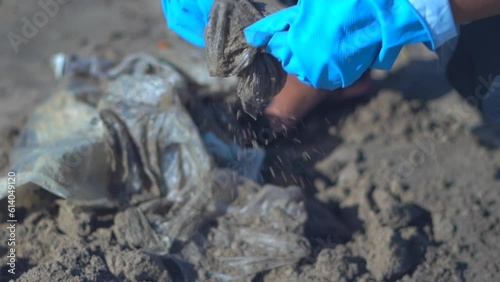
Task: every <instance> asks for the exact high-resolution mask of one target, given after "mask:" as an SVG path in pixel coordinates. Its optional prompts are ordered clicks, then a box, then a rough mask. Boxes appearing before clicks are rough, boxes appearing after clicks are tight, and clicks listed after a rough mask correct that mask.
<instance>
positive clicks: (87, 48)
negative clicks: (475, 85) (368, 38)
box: [0, 0, 500, 281]
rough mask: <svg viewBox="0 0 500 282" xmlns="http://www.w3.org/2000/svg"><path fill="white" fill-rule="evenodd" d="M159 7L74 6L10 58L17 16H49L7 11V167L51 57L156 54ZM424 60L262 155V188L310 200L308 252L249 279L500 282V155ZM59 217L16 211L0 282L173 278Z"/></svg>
mask: <svg viewBox="0 0 500 282" xmlns="http://www.w3.org/2000/svg"><path fill="white" fill-rule="evenodd" d="M61 2H62V1H61ZM158 2H159V1H145V0H141V1H129V0H127V1H123V0H121V1H118V0H106V1H104V0H102V1H96V0H87V1H76V0H73V1H69V3H68V4H65V5H59V6H58V7H59V10H58V11H57V12H55V13H54V14H53V15H51V16H50V17H49V18H48V20H47V23H46V24H45V25H44V26H43V27H40V28H39V29H38V31H36V32H33V34H32V36H31V35H30V36H29V37H32V38H25V39H23V40H24V42H23V43H22V44H20V45H19V46H18V47H13V46H12V44H11V42H10V41H9V39H8V36H9V33H11V32H13V33H16V34H17V35H20V36H22V34H23V31H22V29H23V25H24V22H23V18H24V17H26V19H28V20H29V21H32V20H33V16H35V15H36V13H37V12H39V11H42V7H41V6H40V5H39V4H37V2H36V1H16V0H3V1H0V34H1V35H2V36H3V39H4V40H2V41H0V54H1V55H0V66H1V68H0V71H1V75H0V170H2V171H4V173H5V172H6V170H7V167H8V153H9V151H10V150H11V148H12V146H13V144H14V142H15V140H16V137H17V136H18V134H19V130H20V128H21V127H22V125H23V124H24V122H25V121H26V119H27V117H28V116H29V114H30V112H31V111H32V110H33V108H34V106H36V105H37V104H38V103H39V102H40V101H41V100H43V98H44V97H45V96H46V93H48V92H49V91H50V89H51V87H53V86H54V79H53V74H52V72H51V68H50V57H51V56H52V55H53V54H54V53H56V52H80V53H83V54H88V53H92V52H97V53H106V52H108V53H109V52H112V53H115V54H116V55H117V56H120V55H123V54H126V53H130V52H137V51H145V52H152V53H155V52H156V51H157V47H156V46H157V42H158V41H160V40H167V42H168V38H169V36H172V35H167V33H166V32H165V25H164V24H165V23H164V19H163V15H162V12H161V7H160V4H159V3H158ZM11 36H12V35H11ZM16 48H17V49H18V50H17V52H16ZM412 50H413V51H412ZM419 50H420V49H418V48H413V49H410V50H407V51H406V52H405V54H404V55H403V56H402V58H401V60H400V63H399V65H398V66H397V67H396V68H395V70H394V72H393V73H392V74H390V75H389V76H387V75H385V76H384V78H385V79H384V80H383V81H381V82H379V83H378V85H377V87H378V88H379V89H378V90H377V93H376V95H374V96H373V97H371V98H366V99H361V101H359V103H356V104H354V103H351V104H349V105H344V106H340V105H331V104H327V103H325V105H324V106H322V107H321V108H320V109H319V110H318V111H317V112H316V113H315V114H313V115H311V116H309V117H308V118H307V119H306V122H305V124H304V125H303V126H302V127H301V128H300V130H299V132H296V133H293V134H295V135H294V136H292V137H291V138H290V139H289V140H284V141H281V142H280V143H278V144H275V145H273V146H271V147H270V148H268V153H269V154H268V158H267V162H266V163H267V166H268V167H269V166H270V167H273V168H274V169H275V171H274V174H273V175H274V177H271V176H269V175H268V174H270V173H268V172H266V173H265V175H266V176H267V177H268V181H269V182H273V183H275V184H279V185H281V186H286V185H292V184H293V185H296V184H299V185H300V186H301V187H302V188H303V190H304V191H306V193H305V194H306V195H307V196H306V197H307V199H306V202H305V203H306V210H307V212H308V223H307V224H306V225H305V227H304V228H305V230H304V232H305V235H306V237H307V238H308V239H309V241H310V243H311V246H312V247H311V255H310V256H309V257H308V258H307V259H305V260H304V261H301V262H300V263H298V264H297V265H293V266H285V267H281V268H278V269H274V270H272V271H268V272H265V273H262V274H259V275H257V276H256V278H255V279H254V281H499V280H500V259H499V257H498V254H499V253H500V244H498V240H499V239H500V208H499V204H500V152H499V150H498V149H496V150H495V149H491V148H490V149H488V148H485V147H482V146H480V145H479V144H478V142H477V140H476V139H475V138H474V136H473V135H472V134H471V133H470V131H471V129H472V128H473V127H474V126H476V125H477V124H478V123H479V122H480V119H479V117H478V114H477V113H476V112H475V111H474V109H470V108H468V107H466V106H464V104H463V102H462V100H461V99H460V98H459V96H458V95H457V94H456V93H455V92H454V91H453V90H452V89H450V87H449V86H448V84H447V83H446V82H445V81H444V78H443V74H442V71H441V69H440V68H439V67H438V64H437V62H436V61H435V60H434V59H432V57H429V55H428V54H424V55H423V53H422V52H421V51H419ZM294 138H295V139H294ZM296 140H300V142H296ZM306 155H307V157H304V156H306ZM276 156H282V158H280V161H279V162H278V161H277V160H278V158H277V157H276ZM276 171H278V173H276ZM276 175H277V176H276ZM2 203H3V202H2ZM2 205H3V204H2ZM318 206H321V208H318ZM63 208H64V205H55V206H54V205H50V206H49V207H46V208H42V209H41V210H38V211H32V210H27V209H24V210H23V209H20V210H21V211H22V213H23V223H22V224H21V227H20V228H19V229H18V235H17V236H18V237H17V239H18V243H19V245H18V247H17V252H18V266H17V267H18V269H17V272H16V273H17V274H16V275H15V276H9V275H10V274H8V273H7V272H6V269H7V267H6V262H7V259H6V254H7V250H8V248H7V236H8V235H7V233H6V232H5V230H6V227H7V225H6V224H1V225H0V226H1V230H2V231H1V232H0V239H1V240H0V256H1V258H0V262H1V266H0V267H1V270H2V272H1V273H0V275H1V276H0V277H1V278H0V281H9V280H10V279H19V280H20V281H35V280H37V281H63V280H68V281H122V280H127V279H128V281H136V280H149V281H151V280H153V281H154V280H158V281H167V280H168V279H171V278H172V277H173V278H172V279H174V278H175V275H173V274H172V273H173V271H172V269H171V267H169V266H168V263H165V261H163V260H161V259H159V258H157V257H153V256H149V255H146V254H144V253H141V252H139V251H132V250H126V249H125V250H124V249H120V250H117V246H118V245H119V242H118V243H117V241H116V240H117V238H116V236H117V234H115V233H116V230H117V229H116V228H117V227H116V226H114V227H113V217H114V215H105V216H103V215H100V214H93V213H82V214H79V215H78V216H76V217H71V216H70V217H68V215H67V214H66V213H65V212H64V210H63ZM325 210H326V211H327V212H326V213H325V212H324V211H325ZM321 211H323V212H321ZM3 213H4V209H3V208H2V211H0V214H2V220H4V219H5V217H4V215H3ZM339 226H341V227H339ZM200 277H201V276H199V280H202V279H201V278H200ZM185 279H186V280H190V279H187V278H185ZM174 280H175V279H174Z"/></svg>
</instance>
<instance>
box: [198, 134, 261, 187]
mask: <svg viewBox="0 0 500 282" xmlns="http://www.w3.org/2000/svg"><path fill="white" fill-rule="evenodd" d="M203 140H204V141H205V144H206V146H207V150H208V152H209V153H211V154H212V155H214V156H215V157H217V159H218V160H219V163H220V165H221V166H223V167H227V168H229V169H232V170H234V171H236V172H238V173H239V174H240V175H243V176H245V177H247V178H248V179H251V180H254V181H257V182H259V183H261V182H262V180H263V179H262V175H261V173H260V169H261V167H262V165H263V163H264V158H265V156H266V153H265V151H264V150H263V149H261V148H245V149H243V148H241V147H240V146H238V145H236V144H235V143H229V144H228V143H226V142H224V141H223V140H222V139H221V138H219V137H218V136H217V135H215V134H214V133H212V132H207V133H205V134H203Z"/></svg>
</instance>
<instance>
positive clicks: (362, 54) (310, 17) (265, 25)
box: [245, 0, 434, 90]
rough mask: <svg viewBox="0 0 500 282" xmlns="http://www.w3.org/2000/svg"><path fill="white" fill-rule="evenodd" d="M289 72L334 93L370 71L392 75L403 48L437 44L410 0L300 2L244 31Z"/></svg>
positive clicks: (249, 41) (249, 39) (312, 0)
mask: <svg viewBox="0 0 500 282" xmlns="http://www.w3.org/2000/svg"><path fill="white" fill-rule="evenodd" d="M245 36H246V39H247V41H248V43H249V44H251V45H253V46H256V47H262V46H266V45H267V47H266V51H267V52H269V53H270V54H272V55H273V56H275V57H276V58H277V59H278V60H280V61H281V63H282V65H283V67H284V69H285V70H286V71H287V72H288V73H291V74H295V75H297V76H298V78H299V79H300V80H301V81H302V82H304V83H306V84H308V85H312V86H314V87H316V88H324V89H330V90H334V89H337V88H340V87H343V88H345V87H347V86H350V85H351V84H353V83H354V82H355V81H356V80H358V79H359V78H360V77H361V76H362V75H363V73H364V72H365V71H366V70H367V69H368V68H379V69H384V70H389V69H390V68H391V67H392V65H393V64H394V61H395V60H396V57H397V56H398V54H399V52H400V51H401V49H402V47H403V46H404V45H406V44H411V43H417V42H424V43H426V44H427V46H428V47H430V48H431V49H434V42H433V41H432V37H431V34H430V32H429V30H428V28H427V26H426V25H425V23H424V21H423V19H421V18H420V16H419V14H418V13H417V12H416V11H415V10H414V8H413V7H412V6H411V5H410V4H409V3H408V1H407V0H331V1H318V0H300V1H299V3H298V4H297V5H296V6H293V7H290V8H287V9H284V10H281V11H279V12H276V13H274V14H272V15H269V16H267V17H265V18H263V19H261V20H260V21H258V22H256V23H254V24H253V25H251V26H249V27H248V28H246V29H245Z"/></svg>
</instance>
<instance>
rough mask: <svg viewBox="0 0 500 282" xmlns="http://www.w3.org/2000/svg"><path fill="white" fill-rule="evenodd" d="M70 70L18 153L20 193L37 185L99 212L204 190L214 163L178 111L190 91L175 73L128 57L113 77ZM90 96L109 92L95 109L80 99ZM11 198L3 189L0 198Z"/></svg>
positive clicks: (90, 66)
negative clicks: (140, 197) (149, 194)
mask: <svg viewBox="0 0 500 282" xmlns="http://www.w3.org/2000/svg"><path fill="white" fill-rule="evenodd" d="M73 66H74V67H75V68H76V69H78V72H77V73H76V74H75V72H73V73H72V72H71V70H69V71H68V70H66V71H68V74H67V75H66V76H65V77H64V78H63V83H62V84H61V87H59V89H58V90H57V91H55V92H54V93H53V94H52V95H51V96H50V97H49V99H48V100H47V101H45V102H44V103H43V104H42V105H40V106H39V107H38V108H37V109H36V110H35V113H34V114H33V116H32V117H31V119H30V120H29V122H28V124H27V125H26V127H25V128H24V129H23V131H22V133H21V135H20V138H19V141H18V143H17V144H16V146H15V148H14V151H13V153H12V158H11V160H12V164H13V166H12V168H11V171H14V172H16V175H17V183H16V184H17V189H23V188H24V186H27V185H37V186H39V187H42V188H44V189H46V190H48V191H49V192H51V193H53V194H55V195H57V196H60V197H62V198H66V199H68V200H71V201H72V202H74V203H75V204H77V205H82V206H94V207H112V206H116V205H117V204H118V203H119V202H120V201H123V200H124V199H125V200H126V198H127V197H126V196H131V195H132V194H134V193H137V192H138V191H139V189H148V188H152V189H156V191H155V192H156V193H157V194H159V195H165V196H168V197H169V199H171V200H173V201H182V200H184V198H185V197H186V193H188V194H189V193H192V192H193V190H195V189H201V190H203V189H206V186H207V185H209V183H210V181H208V178H209V176H210V170H211V160H210V156H209V155H208V153H207V151H206V150H205V147H204V144H203V141H202V139H201V137H200V134H199V133H198V131H197V128H196V126H195V125H194V123H193V121H192V120H191V117H190V116H189V114H188V113H187V112H186V111H185V109H184V107H183V105H182V103H181V101H182V98H181V96H182V95H184V96H185V95H186V93H187V86H186V82H185V81H184V79H183V77H182V76H181V75H180V74H179V73H178V72H177V71H175V70H174V69H173V68H171V67H170V66H169V65H168V64H166V63H163V62H160V61H159V60H157V59H155V58H153V57H151V56H148V55H145V54H135V55H130V56H128V57H126V58H125V59H124V60H123V61H122V62H121V64H119V65H118V66H116V67H115V68H114V69H108V70H102V69H99V67H95V64H94V65H93V64H92V61H91V62H89V63H87V61H86V62H85V63H84V64H80V65H78V64H73ZM82 66H85V67H86V68H85V67H83V68H82ZM96 70H99V71H98V72H96ZM85 72H87V74H86V75H87V77H82V75H83V74H84V73H85ZM96 80H97V81H99V83H98V84H96V83H95V81H96ZM82 85H84V86H86V87H82ZM88 89H93V90H96V89H104V91H102V92H99V91H94V92H92V93H93V94H94V95H101V97H97V98H96V97H93V99H92V100H94V101H97V103H98V105H97V107H95V106H94V105H92V103H89V102H88V101H87V99H82V97H84V98H85V97H86V96H85V95H84V94H88ZM87 98H88V97H87ZM1 183H7V181H2V182H1ZM6 194H7V187H4V186H0V198H3V197H5V196H6Z"/></svg>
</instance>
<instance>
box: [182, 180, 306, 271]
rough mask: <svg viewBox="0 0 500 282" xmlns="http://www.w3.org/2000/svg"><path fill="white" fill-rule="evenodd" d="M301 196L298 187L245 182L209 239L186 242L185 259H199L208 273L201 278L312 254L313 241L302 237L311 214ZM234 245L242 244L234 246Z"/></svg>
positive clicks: (269, 266)
mask: <svg viewBox="0 0 500 282" xmlns="http://www.w3.org/2000/svg"><path fill="white" fill-rule="evenodd" d="M302 197H303V194H302V192H301V190H300V188H298V187H289V188H286V189H283V188H280V187H276V186H270V185H268V186H264V187H262V188H261V187H256V186H253V185H251V184H249V183H246V184H243V185H240V186H239V187H238V195H237V197H236V198H235V200H234V202H232V203H231V205H230V206H229V207H228V210H227V213H226V214H225V215H223V216H221V217H218V218H217V227H213V228H211V229H210V230H209V232H208V237H207V238H208V239H207V240H202V241H200V240H199V241H197V242H196V241H193V242H192V243H191V244H190V245H188V246H186V248H185V249H184V250H183V257H184V259H186V260H188V261H200V262H201V263H202V264H203V269H205V270H206V275H207V277H200V278H206V279H210V278H211V279H216V280H217V281H232V280H241V279H244V278H246V279H248V278H251V277H252V276H253V275H255V274H257V273H259V272H262V271H265V270H269V269H272V268H276V267H279V266H282V265H286V264H293V263H296V262H298V261H299V260H300V259H302V258H304V257H306V256H308V255H309V253H310V245H309V241H308V240H307V239H306V238H305V237H303V236H302V235H303V228H302V227H303V225H304V223H305V221H306V219H307V216H306V212H305V209H304V207H303V203H302V201H301V199H302ZM242 215H244V217H245V218H244V219H241V217H242ZM235 245H237V246H239V247H238V248H232V247H231V246H235ZM201 280H203V279H201Z"/></svg>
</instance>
